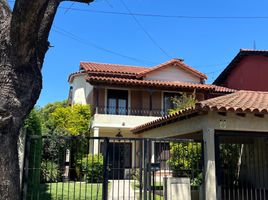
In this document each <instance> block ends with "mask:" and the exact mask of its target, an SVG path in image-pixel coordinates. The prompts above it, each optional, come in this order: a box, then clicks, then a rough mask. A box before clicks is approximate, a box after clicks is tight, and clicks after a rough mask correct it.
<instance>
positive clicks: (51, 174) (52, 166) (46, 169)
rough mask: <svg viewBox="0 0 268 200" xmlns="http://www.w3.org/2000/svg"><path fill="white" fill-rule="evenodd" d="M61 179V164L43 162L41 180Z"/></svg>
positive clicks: (47, 181)
mask: <svg viewBox="0 0 268 200" xmlns="http://www.w3.org/2000/svg"><path fill="white" fill-rule="evenodd" d="M59 179H60V171H59V166H58V165H57V164H56V163H54V162H52V161H49V160H48V161H43V162H42V163H41V181H42V182H43V183H51V182H57V181H59Z"/></svg>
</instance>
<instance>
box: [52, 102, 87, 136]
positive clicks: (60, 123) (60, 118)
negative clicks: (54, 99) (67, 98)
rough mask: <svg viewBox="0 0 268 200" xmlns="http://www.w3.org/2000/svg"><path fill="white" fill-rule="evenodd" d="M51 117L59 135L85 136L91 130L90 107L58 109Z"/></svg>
mask: <svg viewBox="0 0 268 200" xmlns="http://www.w3.org/2000/svg"><path fill="white" fill-rule="evenodd" d="M49 116H50V117H51V120H52V121H53V123H54V126H55V130H54V131H55V132H57V133H61V134H62V133H63V134H65V135H72V136H76V135H81V134H85V133H87V132H88V130H89V125H90V117H91V112H90V106H88V105H80V104H75V105H73V106H72V107H71V106H69V107H58V108H56V109H55V110H54V111H53V112H52V113H51V114H50V115H49Z"/></svg>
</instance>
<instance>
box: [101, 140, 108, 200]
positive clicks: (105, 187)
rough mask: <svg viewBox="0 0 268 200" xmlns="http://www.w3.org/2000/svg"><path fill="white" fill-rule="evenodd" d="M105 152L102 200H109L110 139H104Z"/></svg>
mask: <svg viewBox="0 0 268 200" xmlns="http://www.w3.org/2000/svg"><path fill="white" fill-rule="evenodd" d="M103 152H104V155H103V181H102V199H103V200H108V176H109V166H108V165H109V138H105V139H104V145H103Z"/></svg>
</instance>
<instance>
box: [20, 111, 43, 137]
mask: <svg viewBox="0 0 268 200" xmlns="http://www.w3.org/2000/svg"><path fill="white" fill-rule="evenodd" d="M23 129H24V131H26V133H27V135H41V132H42V128H41V117H40V114H39V110H38V109H37V108H34V109H33V110H32V111H31V112H30V114H29V115H28V117H27V118H26V119H25V121H24V125H23Z"/></svg>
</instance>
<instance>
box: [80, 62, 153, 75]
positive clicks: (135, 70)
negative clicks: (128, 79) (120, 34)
mask: <svg viewBox="0 0 268 200" xmlns="http://www.w3.org/2000/svg"><path fill="white" fill-rule="evenodd" d="M80 69H82V70H85V71H87V72H100V73H118V74H133V75H138V74H139V73H140V72H143V71H146V70H148V68H145V67H138V66H128V65H118V64H106V63H96V62H80Z"/></svg>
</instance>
